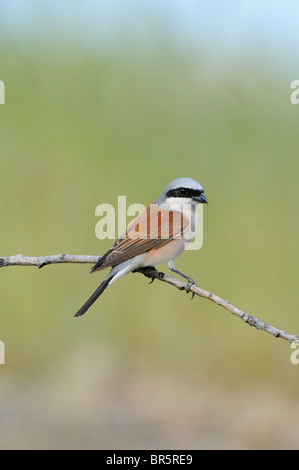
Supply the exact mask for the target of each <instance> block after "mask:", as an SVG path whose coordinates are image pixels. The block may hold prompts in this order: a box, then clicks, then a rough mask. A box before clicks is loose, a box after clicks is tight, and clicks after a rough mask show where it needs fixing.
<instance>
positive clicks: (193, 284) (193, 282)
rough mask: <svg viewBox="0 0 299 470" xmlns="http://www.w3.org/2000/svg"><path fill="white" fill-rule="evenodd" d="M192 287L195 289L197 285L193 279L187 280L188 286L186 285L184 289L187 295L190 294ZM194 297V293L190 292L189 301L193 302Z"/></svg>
mask: <svg viewBox="0 0 299 470" xmlns="http://www.w3.org/2000/svg"><path fill="white" fill-rule="evenodd" d="M192 286H194V287H197V284H196V282H195V281H194V279H191V278H189V279H188V284H187V286H186V289H185V290H186V293H187V294H189V292H191V287H192ZM194 296H195V292H192V295H191V300H193V298H194Z"/></svg>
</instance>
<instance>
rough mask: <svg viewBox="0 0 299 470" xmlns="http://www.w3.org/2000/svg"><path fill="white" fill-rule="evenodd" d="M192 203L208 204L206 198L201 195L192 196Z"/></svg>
mask: <svg viewBox="0 0 299 470" xmlns="http://www.w3.org/2000/svg"><path fill="white" fill-rule="evenodd" d="M192 199H193V201H196V202H200V203H201V204H208V200H207V198H206V196H205V195H204V194H203V193H202V194H201V195H200V196H194V197H193V198H192Z"/></svg>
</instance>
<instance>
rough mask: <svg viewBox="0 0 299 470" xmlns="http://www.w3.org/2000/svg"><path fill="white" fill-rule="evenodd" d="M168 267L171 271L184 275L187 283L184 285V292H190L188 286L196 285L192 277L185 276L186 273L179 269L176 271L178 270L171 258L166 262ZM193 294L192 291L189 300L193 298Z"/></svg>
mask: <svg viewBox="0 0 299 470" xmlns="http://www.w3.org/2000/svg"><path fill="white" fill-rule="evenodd" d="M168 268H169V269H170V271H172V272H173V273H176V274H179V276H182V277H184V278H185V279H187V281H188V284H187V287H186V292H187V294H188V293H189V292H190V287H191V286H196V287H197V284H196V282H195V281H194V279H192V277H189V276H187V275H186V274H184V273H181V271H178V270H177V269H176V268H175V266H174V262H173V260H171V261H169V262H168ZM194 295H195V294H194V292H192V297H191V300H192V299H193V297H194Z"/></svg>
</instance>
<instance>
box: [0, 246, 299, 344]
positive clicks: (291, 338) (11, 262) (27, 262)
mask: <svg viewBox="0 0 299 470" xmlns="http://www.w3.org/2000/svg"><path fill="white" fill-rule="evenodd" d="M98 259H99V256H87V255H66V254H60V255H53V256H39V257H29V256H24V255H21V254H20V255H15V256H8V257H0V267H4V266H37V267H38V268H42V267H43V266H47V265H49V264H58V263H93V264H94V263H96V262H97V261H98ZM138 272H140V273H142V274H144V275H145V276H146V277H148V278H151V279H157V280H159V281H162V282H166V283H167V284H170V285H172V286H174V287H176V288H177V289H179V290H185V291H187V292H192V293H193V294H195V295H198V296H199V297H203V298H205V299H208V300H211V301H212V302H214V303H215V304H217V305H220V307H223V308H225V309H226V310H228V311H229V312H230V313H232V314H233V315H235V316H237V317H238V318H240V320H242V321H244V322H245V323H247V324H248V325H250V326H254V327H255V328H257V329H258V330H262V331H265V332H266V333H269V334H270V335H272V336H275V337H276V338H282V339H284V340H286V341H288V342H289V343H299V335H290V334H288V333H286V332H285V331H282V330H279V329H277V328H274V327H273V326H271V325H268V324H267V323H264V322H262V321H261V320H259V319H258V318H255V317H252V316H251V315H248V313H246V312H243V311H242V310H240V309H239V308H237V307H235V306H234V305H232V304H231V303H230V302H229V301H228V300H224V299H222V298H221V297H218V295H215V294H213V293H212V292H208V291H206V290H204V289H201V288H200V287H198V286H196V285H191V286H190V284H188V283H186V282H183V281H181V280H178V279H176V278H175V277H173V276H168V275H166V274H164V273H161V272H159V271H157V270H156V269H153V268H146V269H141V270H138Z"/></svg>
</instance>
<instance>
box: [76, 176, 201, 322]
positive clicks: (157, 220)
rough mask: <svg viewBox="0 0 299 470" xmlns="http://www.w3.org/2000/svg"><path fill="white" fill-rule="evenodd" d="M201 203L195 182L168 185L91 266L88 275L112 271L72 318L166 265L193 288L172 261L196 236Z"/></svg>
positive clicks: (188, 278)
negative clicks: (125, 279)
mask: <svg viewBox="0 0 299 470" xmlns="http://www.w3.org/2000/svg"><path fill="white" fill-rule="evenodd" d="M200 203H201V204H207V203H208V200H207V198H206V197H205V195H204V189H203V188H202V186H201V185H200V184H199V183H198V182H197V181H195V180H194V179H191V178H177V179H175V180H173V181H172V182H171V183H169V185H168V186H167V187H166V189H165V191H164V193H163V194H162V195H161V196H160V197H159V198H158V199H156V201H155V202H154V203H152V204H150V205H149V206H148V208H147V209H146V210H145V211H143V212H142V213H141V214H140V215H139V216H138V217H137V218H136V219H135V220H134V221H133V222H132V223H131V224H129V226H128V228H127V230H126V231H125V233H124V234H123V235H122V236H121V237H120V238H119V239H118V240H116V242H115V243H114V244H113V246H112V247H111V248H110V250H108V251H107V253H106V254H105V255H104V256H102V257H100V258H99V260H98V262H97V263H96V264H95V265H94V266H93V268H92V269H91V272H95V271H101V270H102V269H105V268H108V267H111V268H112V269H111V271H110V272H109V274H108V276H107V277H106V279H105V280H104V281H103V282H102V284H101V285H100V286H99V287H98V288H97V290H96V291H95V292H94V293H93V294H92V296H91V297H90V298H89V299H88V300H87V302H86V303H85V304H84V305H83V307H81V308H80V310H79V311H78V312H77V313H76V315H75V317H80V316H81V315H84V313H85V312H86V311H87V310H88V309H89V307H91V305H92V304H93V303H94V302H95V301H96V300H97V298H98V297H99V296H100V295H101V294H102V293H103V292H104V290H105V289H106V288H107V287H108V286H110V284H112V283H113V282H114V281H116V280H117V279H119V278H120V277H122V276H124V275H125V274H127V273H129V272H132V271H135V270H137V269H141V268H147V267H154V266H156V265H158V264H162V263H168V267H169V269H170V270H171V271H173V272H175V273H177V274H179V275H181V276H183V277H184V278H185V279H187V280H188V282H189V283H190V284H194V281H193V279H192V278H190V277H189V276H186V275H185V274H183V273H181V272H180V271H177V270H176V269H175V267H174V262H173V260H174V259H175V258H176V257H177V256H179V255H180V254H181V253H182V252H183V251H184V250H185V248H186V245H187V244H188V243H189V242H190V241H191V240H192V238H193V236H194V234H195V231H196V227H197V213H196V210H195V205H196V204H200Z"/></svg>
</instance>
